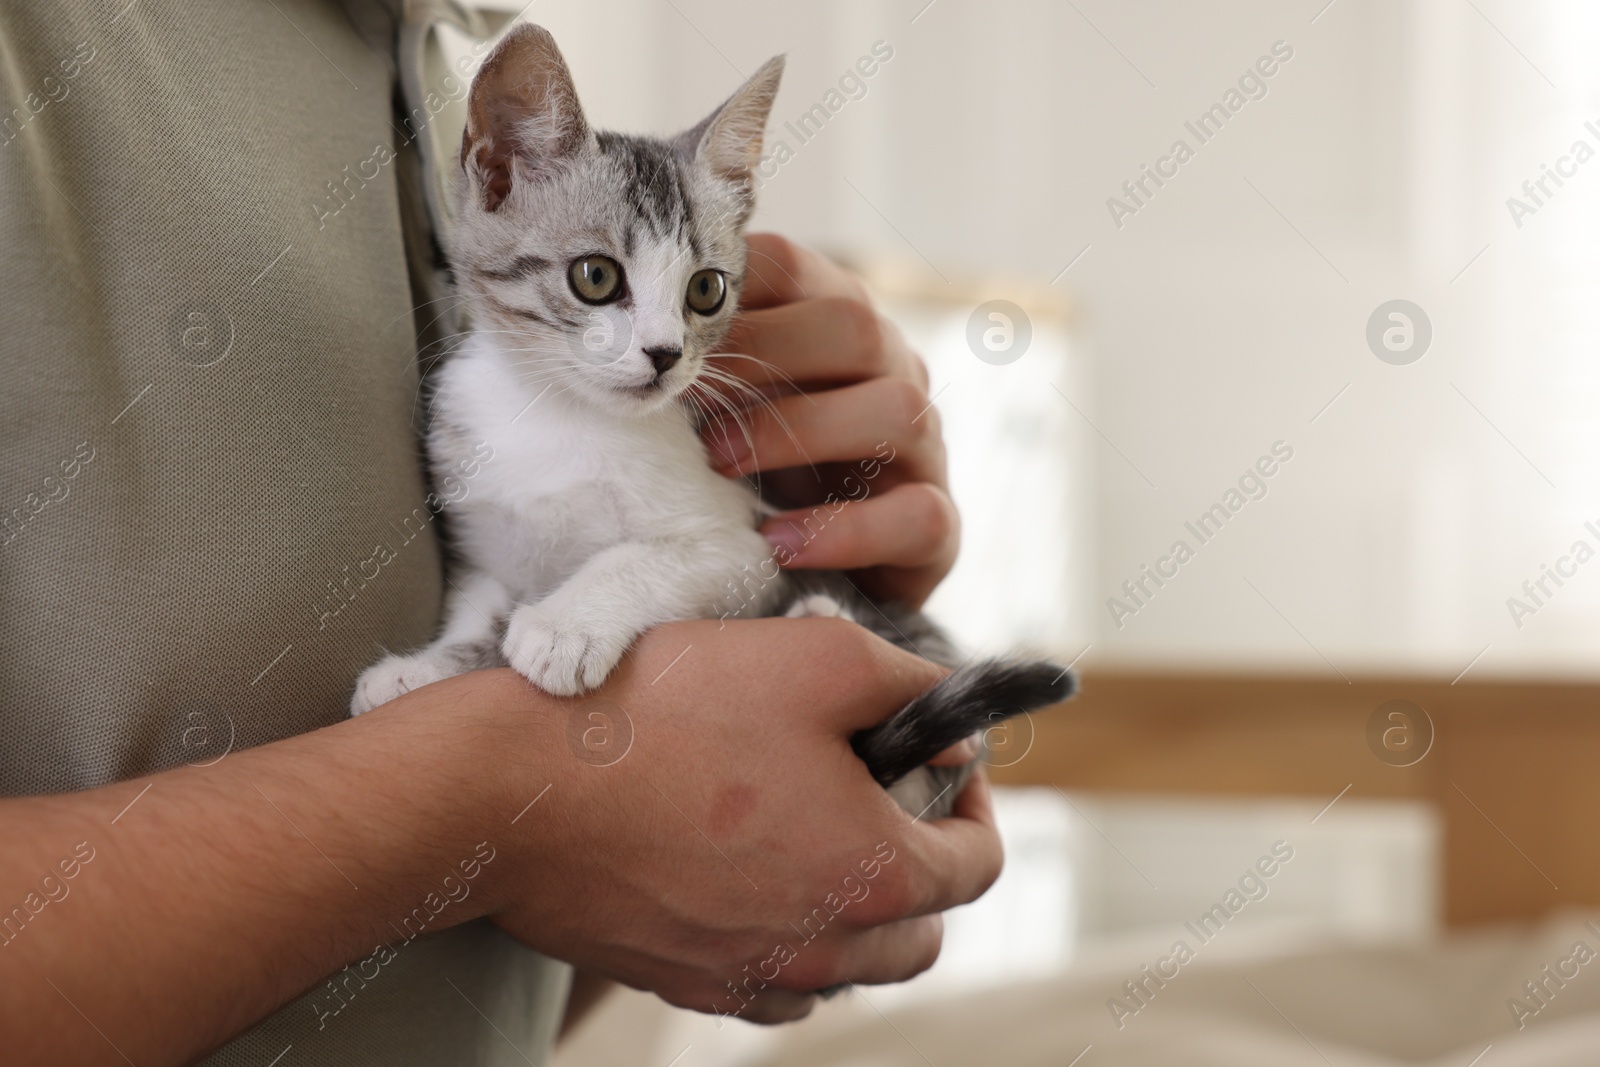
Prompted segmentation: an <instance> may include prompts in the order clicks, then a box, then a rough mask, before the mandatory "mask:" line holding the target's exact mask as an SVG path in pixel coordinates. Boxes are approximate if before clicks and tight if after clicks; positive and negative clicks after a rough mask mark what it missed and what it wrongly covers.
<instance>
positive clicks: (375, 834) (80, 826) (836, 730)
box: [0, 619, 1000, 1065]
mask: <svg viewBox="0 0 1600 1067" xmlns="http://www.w3.org/2000/svg"><path fill="white" fill-rule="evenodd" d="M938 676H939V672H938V671H937V669H936V668H933V667H931V666H930V665H928V664H926V663H924V662H923V661H921V660H919V659H917V658H916V657H913V656H910V655H907V654H905V653H901V652H899V651H898V650H895V649H893V648H891V647H890V646H889V645H887V644H885V643H883V642H881V641H879V640H877V639H876V638H874V637H871V636H870V635H868V634H867V633H866V632H865V631H864V630H862V629H861V628H859V627H856V626H853V625H850V624H846V623H840V622H837V621H835V620H821V619H813V620H780V619H771V620H758V621H753V622H733V623H728V624H727V625H725V626H721V625H719V624H717V623H713V622H708V623H679V624H673V625H671V626H666V627H661V628H659V629H657V630H655V631H653V632H652V633H650V634H648V635H646V636H645V637H644V638H643V639H641V641H640V643H639V645H638V647H637V648H636V649H635V651H634V653H633V654H631V655H630V656H629V658H628V659H627V660H625V661H624V663H623V664H622V665H621V666H620V667H619V668H618V671H617V673H616V675H615V676H614V677H613V679H612V680H611V681H609V682H608V683H607V685H606V686H605V687H604V688H603V689H601V690H600V691H598V692H597V693H596V694H595V695H594V699H595V700H603V701H608V702H610V704H611V705H612V706H614V707H618V708H623V709H627V714H628V715H629V718H630V720H631V723H632V728H633V742H632V748H631V750H630V751H629V752H628V754H627V756H626V757H624V758H623V759H621V760H619V761H617V762H615V763H613V764H610V765H608V766H595V765H592V764H591V763H589V762H585V761H584V760H582V759H580V758H578V757H577V756H576V755H574V754H573V752H572V751H571V750H570V749H569V747H568V736H569V728H570V724H571V721H572V717H573V715H574V714H577V715H580V716H581V715H582V714H583V713H584V708H585V707H586V706H587V705H586V704H585V703H584V702H583V701H564V700H556V699H553V698H549V697H546V696H544V695H542V694H540V693H538V692H537V691H536V690H533V689H532V688H531V687H529V686H528V685H527V683H526V682H525V681H523V680H522V679H521V678H520V677H518V676H517V675H515V674H514V673H512V672H510V671H504V670H501V671H485V672H479V673H476V674H470V675H464V676H462V677H459V678H454V679H450V680H447V681H444V682H440V683H437V684H435V685H431V686H428V687H426V688H424V689H421V690H418V691H416V692H414V693H411V694H408V695H407V696H405V697H402V698H401V699H399V700H397V701H394V702H392V703H391V704H389V705H387V706H386V707H384V708H382V709H379V710H378V711H375V712H373V713H371V714H369V715H366V716H363V717H361V718H359V719H356V720H352V721H347V722H344V723H340V724H339V725H337V726H333V727H329V728H326V729H323V730H318V731H315V732H313V733H311V734H306V735H302V736H300V737H296V738H292V739H290V740H286V741H281V742H277V743H274V744H271V745H265V746H262V747H260V748H257V749H252V750H248V751H244V752H239V753H236V754H233V755H230V756H229V757H227V758H226V759H224V760H222V761H221V762H219V763H217V764H216V765H215V766H212V767H206V768H197V767H189V768H184V769H181V770H174V771H170V772H167V773H165V774H160V775H156V776H153V777H149V778H145V779H139V780H135V781H131V782H124V783H120V784H118V785H115V786H109V787H106V788H103V789H96V790H91V791H87V792H82V793H76V794H66V795H59V796H50V797H30V798H20V799H13V800H7V801H4V802H3V803H0V827H3V833H0V872H4V873H3V875H0V879H3V885H0V888H3V889H4V892H5V894H6V895H5V897H3V898H0V899H4V900H7V901H10V900H23V899H24V898H25V894H27V893H28V892H29V891H30V888H31V887H33V886H35V885H37V884H38V883H39V882H40V880H41V879H42V878H43V877H44V876H45V875H47V874H51V873H52V872H55V873H54V875H53V877H55V878H57V879H58V880H59V879H60V878H61V877H63V876H62V875H61V874H60V871H61V870H62V868H61V867H60V866H59V862H60V861H61V860H62V859H63V858H64V857H69V856H72V855H73V854H74V848H75V846H77V845H78V843H79V842H87V843H88V845H89V846H90V847H91V848H92V849H93V857H92V859H90V860H88V861H87V862H80V863H79V865H78V867H77V869H76V871H75V873H74V875H73V877H71V879H70V880H68V881H67V882H66V884H67V885H69V886H70V892H69V895H68V896H66V897H65V898H63V899H61V900H59V901H56V902H52V903H50V904H48V905H47V906H45V907H43V908H42V910H41V911H40V912H39V913H38V914H36V915H33V916H31V918H29V919H28V920H27V921H26V924H25V925H23V926H21V927H20V928H19V929H18V930H17V931H15V932H14V935H13V932H12V931H7V934H8V936H10V937H11V939H10V940H9V941H8V942H6V943H5V944H4V946H3V947H0V984H3V986H4V988H5V991H6V993H5V996H4V998H0V1047H5V1048H7V1049H9V1050H11V1051H12V1054H14V1055H16V1056H17V1057H18V1059H19V1061H21V1062H38V1061H44V1060H48V1061H49V1062H53V1063H63V1064H74V1063H84V1064H90V1063H104V1062H110V1061H112V1060H114V1059H120V1058H121V1057H122V1056H126V1057H128V1058H129V1059H131V1060H132V1061H133V1062H136V1063H139V1064H141V1065H147V1064H162V1063H181V1062H187V1061H189V1060H191V1059H193V1058H195V1057H196V1056H198V1055H200V1054H202V1053H203V1052H205V1051H206V1050H208V1049H210V1048H213V1047H215V1046H217V1045H219V1044H221V1043H222V1042H223V1041H225V1040H226V1039H228V1038H229V1037H231V1036H232V1035H234V1034H237V1033H239V1032H241V1031H242V1030H244V1029H246V1028H247V1027H248V1026H250V1025H251V1024H252V1023H254V1022H256V1021H257V1020H259V1019H261V1018H264V1017H265V1016H266V1015H268V1014H270V1013H271V1012H272V1011H273V1010H274V1009H276V1008H277V1007H279V1006H281V1005H282V1004H284V1003H286V1002H287V1001H289V1000H290V999H291V998H293V997H294V996H295V995H297V994H299V993H301V992H303V991H304V990H306V989H308V988H310V987H311V986H313V985H315V984H316V983H317V982H319V981H320V980H322V979H323V978H324V977H326V976H327V975H328V974H330V973H332V972H334V971H336V970H338V969H339V968H340V967H341V966H343V965H344V964H346V963H349V962H352V961H354V960H358V959H361V958H364V957H366V956H368V955H370V954H371V953H372V952H373V950H374V948H375V947H376V946H379V945H381V944H384V943H387V942H391V941H394V940H395V939H396V937H397V934H396V930H395V927H394V926H392V925H391V923H392V922H398V921H400V920H401V918H402V917H403V916H405V915H407V914H408V913H410V912H411V910H412V909H413V908H415V907H416V906H417V905H418V904H419V903H421V902H423V901H424V900H425V898H426V897H427V895H428V894H429V893H440V892H445V891H449V892H454V893H456V894H458V895H459V894H461V893H462V890H461V889H459V888H458V889H454V890H446V889H445V887H444V879H445V877H446V876H447V875H448V876H452V877H453V880H454V884H455V885H456V886H458V887H465V888H466V891H465V893H464V895H459V899H458V900H457V901H456V902H455V903H452V904H451V906H450V907H448V908H445V909H444V910H443V912H442V913H441V915H440V918H439V923H438V925H447V924H452V923H458V922H462V921H466V920H468V919H471V918H476V917H479V916H483V915H490V916H493V917H494V919H495V920H496V921H497V922H499V923H500V924H501V925H502V926H503V927H505V928H506V929H507V930H508V931H510V932H511V933H512V934H513V935H515V936H517V937H519V939H521V940H523V941H524V942H525V943H527V944H529V945H530V946H531V947H534V948H536V949H539V950H540V951H543V952H546V953H547V954H549V955H552V956H555V957H557V958H561V959H566V960H569V961H571V962H573V963H575V964H577V965H578V966H580V967H581V968H583V969H585V970H588V971H591V972H594V973H597V974H600V975H604V976H606V977H609V978H613V979H616V980H620V981H623V982H626V983H628V984H630V985H634V986H636V987H639V988H645V989H650V990H652V991H655V992H657V993H659V994H660V995H661V996H663V997H664V998H665V999H667V1000H669V1001H670V1002H672V1003H675V1004H680V1005H683V1006H686V1007H691V1008H695V1009H696V1010H700V1011H720V1012H723V1013H738V1014H740V1015H741V1016H742V1017H744V1018H747V1019H757V1020H778V1019H785V1018H793V1017H797V1016H799V1015H802V1014H804V1013H805V1012H806V1011H808V1010H809V1008H810V1005H811V1003H812V1001H813V998H812V996H811V993H810V991H811V990H814V989H817V988H821V987H823V986H827V985H831V984H834V983H836V982H839V981H844V980H854V981H862V982H873V981H894V980H899V979H902V978H905V977H909V976H910V975H912V974H914V973H917V972H918V971H920V970H922V969H923V968H925V967H926V966H928V965H929V964H930V963H931V962H932V960H933V958H934V956H935V955H936V954H937V951H938V942H939V932H940V928H939V920H938V915H937V913H938V912H939V911H941V910H943V909H944V908H947V907H950V906H952V905H954V904H957V903H960V902H962V901H965V900H969V899H972V898H973V897H975V896H976V895H978V893H980V892H981V891H982V890H983V889H984V888H986V887H987V886H988V884H989V883H990V882H991V881H992V880H993V878H994V877H995V875H996V874H997V873H998V871H999V863H1000V853H999V843H998V839H997V837H996V836H995V834H994V830H993V826H992V820H991V818H990V815H989V812H988V808H987V801H986V797H987V794H986V792H985V790H984V787H983V786H982V784H981V782H980V783H978V784H977V785H976V786H975V787H974V788H972V789H970V790H969V791H968V792H967V793H966V794H965V795H964V797H963V801H962V804H961V806H960V807H959V808H958V814H957V817H956V818H953V819H949V820H944V821H942V822H940V823H935V824H931V825H930V824H928V823H921V822H915V821H913V820H912V819H911V818H910V817H909V816H907V815H906V814H905V813H903V812H901V811H900V810H899V809H898V808H897V807H895V805H894V804H893V802H892V801H890V800H889V798H888V796H887V794H886V793H884V792H883V791H882V790H881V789H879V788H878V787H877V785H876V784H875V783H873V782H872V780H871V779H870V777H868V776H867V774H866V771H865V768H864V767H863V766H862V765H861V763H860V762H859V761H858V760H856V758H855V757H854V755H853V753H852V752H851V751H850V748H849V737H850V735H851V734H852V733H853V732H854V731H856V730H858V729H861V728H863V727H865V726H868V725H872V724H873V723H876V722H877V721H880V720H881V719H883V718H885V717H886V716H887V715H889V714H891V713H892V712H893V711H895V710H896V709H898V708H899V707H900V706H901V705H902V704H903V703H904V702H905V701H906V700H907V699H909V698H910V697H911V696H912V695H914V694H915V693H917V692H920V691H921V690H923V689H925V688H926V687H927V686H928V685H930V684H932V683H933V682H934V681H936V680H937V678H938ZM547 787H548V793H547V794H545V795H544V796H543V799H542V800H541V801H540V803H539V806H538V807H537V808H535V809H533V811H532V812H531V813H529V814H528V816H527V817H526V818H521V819H517V818H516V817H517V816H518V815H519V814H521V813H522V812H523V811H525V810H526V806H527V805H528V803H529V802H530V801H532V800H534V799H535V798H536V797H539V796H541V794H542V793H544V791H545V790H546V788H547ZM885 855H892V859H890V860H888V861H885V860H884V858H883V857H884V856H885ZM851 870H854V871H856V872H857V875H856V882H857V884H859V885H860V886H863V887H865V889H866V890H867V892H866V893H865V894H864V895H863V896H862V897H861V899H860V900H859V902H854V903H852V904H851V905H850V906H849V908H848V909H846V910H845V911H843V912H842V913H840V915H839V921H837V922H835V923H833V924H832V925H831V926H830V927H829V928H828V929H827V931H826V932H825V934H824V935H823V936H821V937H818V938H816V939H815V940H814V941H811V942H802V943H801V944H799V945H797V946H794V949H795V951H794V958H792V959H789V960H787V961H785V962H784V963H782V964H781V965H775V964H773V963H772V962H771V961H772V960H773V953H774V947H775V946H776V945H778V944H779V943H780V942H794V941H795V940H796V938H795V937H794V935H793V933H792V932H790V929H791V928H790V927H789V925H788V924H789V923H790V922H791V921H793V920H794V919H795V917H796V916H803V915H806V914H809V913H811V912H812V910H813V909H815V908H818V907H825V906H826V905H825V901H827V900H828V897H829V894H837V893H838V891H839V882H840V879H841V875H842V872H847V871H851ZM868 870H871V872H872V877H871V878H870V879H868V878H866V874H865V872H866V871H868ZM623 917H626V918H627V921H626V922H624V921H621V920H622V918H623ZM747 964H751V965H755V966H757V967H758V968H760V969H763V970H764V969H765V968H768V967H772V968H774V970H773V971H772V972H771V979H770V981H764V982H761V983H760V988H759V989H752V987H751V986H749V985H746V986H744V988H745V989H746V990H747V991H748V996H749V999H748V1000H746V999H745V998H744V997H743V996H740V997H737V998H736V997H734V996H733V995H731V994H730V993H729V992H728V987H729V983H730V982H733V981H734V980H736V979H742V978H743V968H744V967H745V966H746V965H747ZM113 1047H114V1048H115V1050H116V1051H115V1052H113V1051H112V1050H113ZM118 1053H120V1055H118Z"/></svg>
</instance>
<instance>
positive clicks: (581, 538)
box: [431, 335, 778, 693]
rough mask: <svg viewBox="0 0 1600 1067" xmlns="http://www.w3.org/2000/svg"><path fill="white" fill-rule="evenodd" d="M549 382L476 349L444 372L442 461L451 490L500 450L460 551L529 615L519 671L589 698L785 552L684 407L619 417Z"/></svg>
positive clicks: (438, 451)
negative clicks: (763, 531) (638, 650)
mask: <svg viewBox="0 0 1600 1067" xmlns="http://www.w3.org/2000/svg"><path fill="white" fill-rule="evenodd" d="M540 377H541V376H539V375H537V374H529V373H527V370H526V368H524V367H519V366H518V365H517V363H516V361H515V357H513V356H512V355H510V354H508V353H505V352H502V351H499V350H498V349H497V348H496V347H495V346H494V345H493V344H492V343H491V342H490V341H489V340H488V339H487V338H486V337H484V336H483V335H478V336H475V337H474V338H472V339H471V340H469V342H468V343H467V345H465V346H464V347H463V348H462V349H461V350H460V351H459V352H458V353H457V354H456V355H455V356H454V357H452V359H451V361H450V362H449V363H448V364H447V365H446V366H445V367H444V368H442V369H441V371H440V374H439V383H438V392H437V395H436V398H435V411H434V418H435V427H436V428H435V430H434V431H433V433H432V440H431V453H432V457H433V460H434V463H435V467H436V469H437V470H438V471H439V472H440V474H441V475H443V474H445V473H448V472H450V471H452V470H454V469H455V467H456V464H457V463H458V462H459V460H460V459H461V458H462V457H463V456H464V455H466V454H467V453H468V452H469V451H470V450H471V449H472V448H474V447H479V448H480V449H481V446H482V445H484V444H487V445H488V446H489V447H491V448H492V449H493V459H492V461H491V462H488V463H486V464H484V465H483V467H482V470H481V473H480V474H479V475H478V477H476V478H475V479H474V480H473V483H472V486H471V491H470V493H469V494H468V495H467V496H465V497H464V498H463V499H461V500H460V501H458V502H457V503H454V504H452V505H451V508H450V521H451V530H452V534H453V536H454V538H455V541H456V548H457V550H458V551H459V553H460V554H461V556H462V557H463V559H464V560H465V562H466V563H467V565H468V567H469V568H470V569H471V570H472V571H474V572H476V574H477V577H478V578H479V579H482V578H490V579H492V580H493V581H494V582H496V583H498V585H499V586H500V587H502V588H503V590H504V592H505V594H506V599H507V600H508V601H509V602H510V603H511V604H514V605H518V607H517V608H516V610H515V611H514V612H513V613H512V616H511V622H510V625H509V626H508V628H507V634H506V640H505V645H504V650H505V654H506V657H507V659H508V660H509V661H510V662H511V664H512V666H514V667H517V668H518V669H519V670H521V671H522V672H523V673H524V674H526V675H528V676H529V677H530V678H532V679H534V680H535V681H536V682H538V683H539V684H540V685H541V687H542V688H545V689H547V690H549V691H551V692H558V693H560V692H577V691H582V689H585V688H588V687H589V686H590V685H592V684H598V681H597V680H598V679H600V678H603V677H604V674H605V673H606V672H609V670H610V669H611V667H612V666H614V665H615V662H616V659H617V658H620V656H621V655H622V653H623V652H624V651H625V650H626V648H627V646H628V645H629V644H630V643H631V642H632V641H633V639H634V638H635V637H636V636H638V634H639V633H641V632H642V631H643V630H645V629H648V628H650V627H651V626H654V625H657V624H658V623H662V622H667V621H671V620H674V619H684V618H703V617H714V616H715V615H716V614H717V613H718V610H719V606H721V605H723V604H724V603H725V599H726V594H727V592H728V589H729V588H730V586H731V583H733V582H735V581H737V580H738V578H739V577H740V576H741V575H742V574H746V573H749V572H754V571H758V570H760V569H761V568H762V567H763V566H764V565H768V566H770V564H769V560H770V558H771V547H770V546H769V545H768V544H767V542H766V541H765V539H764V538H762V537H761V536H760V534H758V533H757V532H756V531H755V527H756V525H757V522H758V520H759V515H760V509H761V504H760V502H759V500H758V498H757V497H756V495H755V493H754V492H752V491H751V489H750V488H749V487H748V486H747V485H745V484H744V483H743V482H740V481H735V480H731V479H728V478H724V477H722V476H720V475H718V474H716V473H715V472H713V471H712V470H711V469H710V468H709V467H708V466H707V464H706V458H705V452H704V446H703V445H702V443H701V441H700V438H699V435H698V434H697V433H696V432H695V430H694V428H693V427H692V426H691V425H690V423H689V420H688V419H687V417H686V416H685V415H684V414H683V412H682V411H681V410H680V409H678V408H677V407H676V406H671V407H667V408H664V409H661V410H657V411H654V412H650V413H647V414H643V415H627V414H622V413H618V412H614V411H606V410H602V409H600V408H598V407H596V406H595V405H593V404H591V403H589V402H588V401H586V400H584V399H582V398H580V397H577V396H574V395H572V394H571V393H569V392H567V391H565V390H563V389H562V387H561V383H560V382H559V381H555V382H553V383H552V382H550V381H549V380H548V379H546V380H543V381H541V380H540ZM773 593H774V595H777V593H778V591H777V590H776V589H774V590H773ZM552 645H553V646H558V647H557V648H556V649H555V651H552V648H551V646H552ZM535 646H537V647H535ZM580 646H582V648H580ZM562 648H565V649H566V652H565V653H564V654H563V653H562V652H561V649H562ZM583 649H587V650H588V651H587V652H585V651H584V650H583ZM591 660H592V662H591ZM602 664H603V668H602ZM591 678H593V679H596V681H592V682H591V681H588V679H591Z"/></svg>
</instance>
